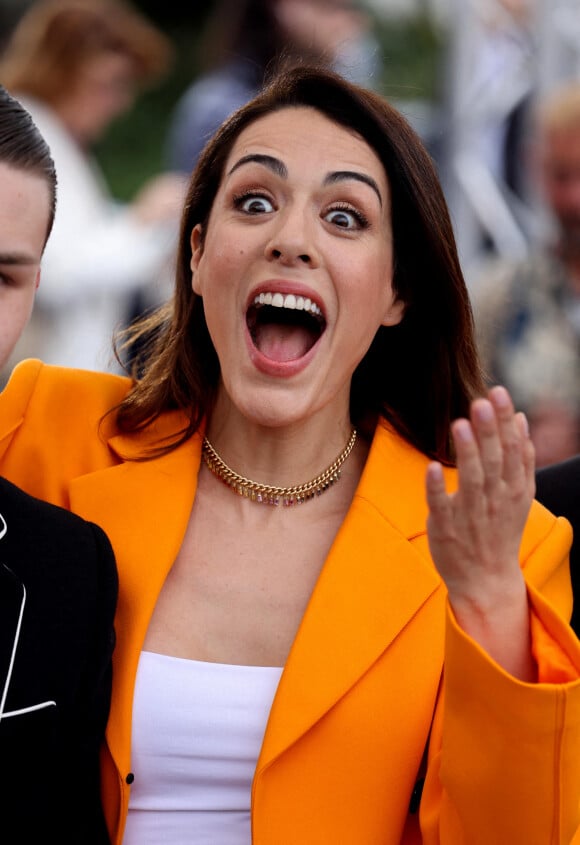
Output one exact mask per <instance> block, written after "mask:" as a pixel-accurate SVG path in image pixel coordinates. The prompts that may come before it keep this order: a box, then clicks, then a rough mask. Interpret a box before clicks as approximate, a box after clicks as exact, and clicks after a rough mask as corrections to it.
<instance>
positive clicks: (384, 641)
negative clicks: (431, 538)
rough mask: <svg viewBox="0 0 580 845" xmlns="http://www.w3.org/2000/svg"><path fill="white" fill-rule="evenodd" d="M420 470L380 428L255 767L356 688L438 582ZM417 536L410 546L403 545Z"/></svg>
mask: <svg viewBox="0 0 580 845" xmlns="http://www.w3.org/2000/svg"><path fill="white" fill-rule="evenodd" d="M427 464H428V459H427V458H426V457H425V456H423V455H421V454H420V453H418V452H417V451H416V450H415V449H413V448H412V447H410V446H409V445H408V444H406V443H404V442H403V441H402V440H401V439H400V438H399V437H398V436H396V435H395V434H393V433H392V432H390V431H389V430H388V429H387V428H386V427H379V428H378V429H377V432H376V435H375V438H374V441H373V444H372V447H371V451H370V453H369V458H368V461H367V465H366V468H365V472H364V474H363V476H362V478H361V481H360V483H359V487H358V489H357V492H356V494H355V498H354V500H353V504H352V506H351V508H350V510H349V512H348V515H347V518H346V520H345V522H344V524H343V526H342V528H341V530H340V532H339V533H338V535H337V537H336V539H335V542H334V544H333V546H332V548H331V550H330V553H329V556H328V558H327V561H326V563H325V566H324V568H323V571H322V573H321V575H320V578H319V580H318V582H317V585H316V588H315V590H314V592H313V595H312V597H311V600H310V603H309V606H308V608H307V611H306V614H305V616H304V619H303V621H302V624H301V626H300V629H299V631H298V634H297V637H296V640H295V642H294V645H293V648H292V651H291V653H290V656H289V659H288V661H287V664H286V667H285V669H284V672H283V674H282V677H281V680H280V684H279V686H278V690H277V694H276V698H275V701H274V704H273V707H272V712H271V715H270V720H269V723H268V727H267V730H266V735H265V737H264V743H263V746H262V752H261V756H260V761H259V766H258V768H259V769H262V768H263V767H265V766H266V765H267V764H268V763H269V762H271V761H272V759H273V758H274V757H276V756H278V755H279V754H280V753H281V752H283V751H284V750H285V749H286V748H287V747H288V746H290V745H291V744H292V743H293V742H295V741H296V740H297V739H298V738H299V737H300V736H301V735H303V734H304V733H305V732H306V731H307V730H308V729H309V728H310V727H311V726H312V725H313V724H314V723H315V722H316V721H318V720H319V719H320V718H321V717H322V716H323V715H324V713H325V712H327V711H328V710H329V709H330V708H331V707H332V706H333V705H334V704H335V703H336V702H337V701H338V700H339V699H340V698H341V697H342V696H343V695H344V694H345V693H346V692H347V691H348V690H349V689H350V688H351V687H352V686H353V685H354V684H356V683H357V681H358V679H359V678H360V677H361V676H362V675H363V674H364V673H365V672H366V671H367V670H368V668H369V667H370V666H371V665H372V664H373V663H374V662H375V661H376V660H377V658H378V657H379V656H380V655H381V654H382V653H383V652H384V651H385V650H386V649H388V648H389V646H390V645H391V643H392V642H393V641H394V640H395V638H396V637H397V636H398V634H399V633H400V631H401V630H402V629H403V628H404V627H405V626H406V625H407V624H408V623H409V621H410V620H411V619H412V617H413V616H414V615H415V613H416V612H417V610H418V609H419V608H420V607H421V605H422V604H423V603H424V602H425V601H426V600H427V599H428V598H429V596H431V594H432V593H433V592H434V591H435V590H436V589H438V587H439V586H440V585H441V583H442V582H441V578H440V576H439V575H438V573H437V571H436V569H435V567H434V566H433V563H432V562H431V559H430V557H429V556H428V554H427V553H426V551H425V549H426V539H425V534H426V519H427V512H428V511H427V505H426V502H425V494H424V486H425V471H426V467H427ZM449 481H450V483H451V484H452V483H453V481H452V477H450V479H449ZM420 536H421V537H422V538H423V541H422V542H421V543H420V544H417V547H416V546H415V545H413V544H412V543H411V542H409V541H410V540H412V539H413V538H414V537H415V538H417V537H420Z"/></svg>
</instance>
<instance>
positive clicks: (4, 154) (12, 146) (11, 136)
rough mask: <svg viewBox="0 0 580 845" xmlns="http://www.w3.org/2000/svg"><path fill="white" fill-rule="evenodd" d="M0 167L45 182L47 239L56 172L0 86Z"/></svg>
mask: <svg viewBox="0 0 580 845" xmlns="http://www.w3.org/2000/svg"><path fill="white" fill-rule="evenodd" d="M0 163H3V164H7V165H8V166H9V167H13V168H14V169H15V170H23V171H25V172H27V173H31V174H34V175H35V176H39V177H40V178H41V179H44V181H45V182H46V186H47V188H48V194H49V216H48V220H47V229H46V238H45V243H46V241H47V240H48V236H49V235H50V233H51V231H52V226H53V223H54V215H55V210H56V181H57V180H56V170H55V167H54V161H53V160H52V156H51V154H50V149H49V147H48V144H47V143H46V141H45V140H44V138H43V136H42V135H41V133H40V131H39V129H38V128H37V126H36V124H35V123H34V121H33V120H32V117H31V116H30V114H29V113H28V111H27V110H26V109H25V108H24V106H22V105H21V104H20V102H19V101H18V100H17V99H15V98H14V97H13V96H12V95H11V94H9V93H8V91H7V90H6V88H4V87H3V86H2V85H0Z"/></svg>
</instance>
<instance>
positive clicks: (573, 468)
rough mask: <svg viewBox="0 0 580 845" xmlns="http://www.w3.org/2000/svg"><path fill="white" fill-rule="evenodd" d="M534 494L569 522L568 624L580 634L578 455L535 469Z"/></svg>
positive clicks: (579, 462) (579, 477) (579, 497)
mask: <svg viewBox="0 0 580 845" xmlns="http://www.w3.org/2000/svg"><path fill="white" fill-rule="evenodd" d="M536 498H537V499H538V500H539V501H540V502H541V503H542V504H543V505H545V506H546V507H547V508H548V509H549V510H551V511H552V513H555V514H556V515H557V516H565V517H566V519H568V520H569V521H570V523H571V525H572V529H573V531H574V539H573V541H572V548H571V550H570V575H571V579H572V593H573V595H574V606H573V609H572V619H571V621H570V624H571V625H572V628H574V631H575V632H576V635H577V636H580V455H576V456H574V457H573V458H568V459H567V460H565V461H560V462H558V463H554V464H549V465H547V466H545V467H542V468H541V469H539V470H537V472H536Z"/></svg>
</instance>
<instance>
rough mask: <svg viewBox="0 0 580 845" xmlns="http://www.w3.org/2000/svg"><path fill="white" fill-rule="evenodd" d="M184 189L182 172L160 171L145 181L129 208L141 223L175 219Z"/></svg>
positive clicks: (184, 183)
mask: <svg viewBox="0 0 580 845" xmlns="http://www.w3.org/2000/svg"><path fill="white" fill-rule="evenodd" d="M186 191H187V182H186V179H185V177H184V175H183V174H182V173H172V172H169V173H161V174H159V175H157V176H154V177H152V178H151V179H149V180H148V181H147V182H146V183H145V185H144V186H143V187H142V188H141V190H140V191H139V193H138V194H137V195H136V196H135V199H134V200H133V202H132V204H131V210H132V212H133V214H134V215H135V217H136V218H137V220H138V221H139V223H141V224H150V223H160V222H168V221H172V220H175V221H177V220H178V219H179V217H180V215H181V211H182V208H183V203H184V201H185V194H186Z"/></svg>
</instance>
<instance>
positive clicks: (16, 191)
mask: <svg viewBox="0 0 580 845" xmlns="http://www.w3.org/2000/svg"><path fill="white" fill-rule="evenodd" d="M0 186H1V190H0V195H1V196H2V202H1V203H0V242H1V244H2V246H3V249H6V248H7V247H12V248H16V247H21V248H22V249H26V250H27V251H29V252H31V253H34V254H37V255H39V254H40V253H41V252H42V249H43V247H44V240H45V237H46V230H47V226H48V219H49V214H50V194H49V188H48V185H47V183H46V181H45V180H44V179H43V178H42V177H41V176H39V175H36V174H34V173H28V172H27V171H24V170H21V169H19V168H15V167H11V166H9V165H7V164H6V163H5V162H0Z"/></svg>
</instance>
